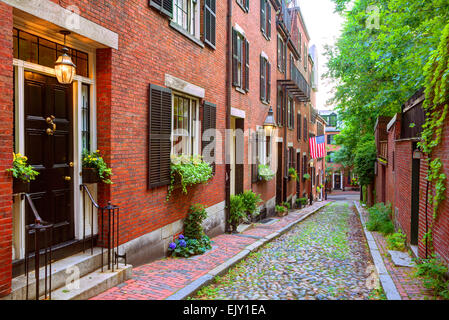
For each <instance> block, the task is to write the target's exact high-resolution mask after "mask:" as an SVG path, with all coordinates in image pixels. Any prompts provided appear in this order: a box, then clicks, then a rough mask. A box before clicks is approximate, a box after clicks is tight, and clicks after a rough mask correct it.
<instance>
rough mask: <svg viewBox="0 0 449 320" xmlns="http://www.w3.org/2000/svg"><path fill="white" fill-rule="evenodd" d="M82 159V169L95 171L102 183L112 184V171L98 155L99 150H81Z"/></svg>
mask: <svg viewBox="0 0 449 320" xmlns="http://www.w3.org/2000/svg"><path fill="white" fill-rule="evenodd" d="M82 158H83V163H82V166H83V168H91V169H96V171H97V173H98V176H99V177H100V180H101V181H103V183H106V184H112V181H111V176H112V169H111V168H109V167H108V165H107V164H106V162H105V161H104V159H103V157H102V156H101V155H100V150H97V151H95V152H89V151H87V150H83V154H82Z"/></svg>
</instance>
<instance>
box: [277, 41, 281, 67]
mask: <svg viewBox="0 0 449 320" xmlns="http://www.w3.org/2000/svg"><path fill="white" fill-rule="evenodd" d="M277 58H278V69H279V70H282V69H281V38H280V37H279V36H278V56H277Z"/></svg>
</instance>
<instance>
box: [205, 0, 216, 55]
mask: <svg viewBox="0 0 449 320" xmlns="http://www.w3.org/2000/svg"><path fill="white" fill-rule="evenodd" d="M215 1H216V0H205V1H204V42H206V43H207V44H208V45H210V46H212V47H213V48H215V38H216V20H217V16H216V11H215V10H216V3H215Z"/></svg>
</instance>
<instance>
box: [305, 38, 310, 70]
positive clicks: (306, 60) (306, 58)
mask: <svg viewBox="0 0 449 320" xmlns="http://www.w3.org/2000/svg"><path fill="white" fill-rule="evenodd" d="M308 60H309V58H308V53H307V44H306V43H304V70H305V71H306V72H307V63H308Z"/></svg>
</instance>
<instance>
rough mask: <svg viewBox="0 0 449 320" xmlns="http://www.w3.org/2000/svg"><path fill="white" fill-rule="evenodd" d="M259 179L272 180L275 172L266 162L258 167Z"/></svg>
mask: <svg viewBox="0 0 449 320" xmlns="http://www.w3.org/2000/svg"><path fill="white" fill-rule="evenodd" d="M258 169H259V180H264V181H270V180H273V178H274V176H275V173H274V172H273V170H271V168H270V166H268V165H266V164H260V165H259V167H258Z"/></svg>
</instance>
